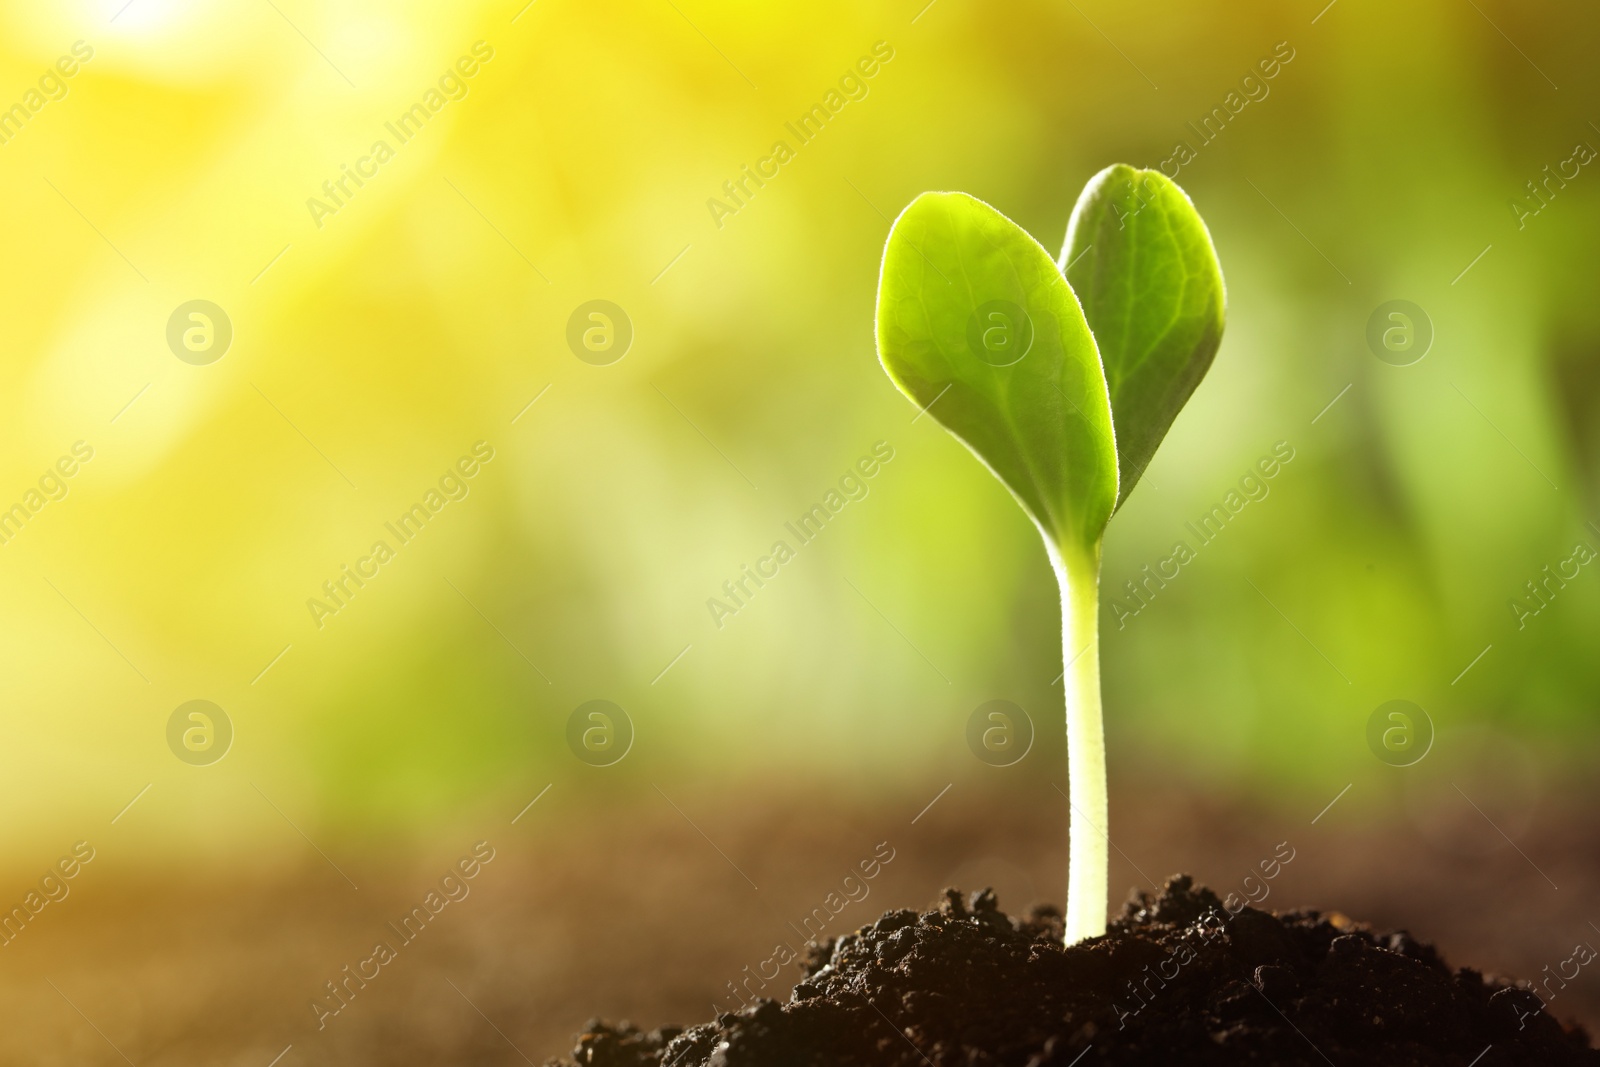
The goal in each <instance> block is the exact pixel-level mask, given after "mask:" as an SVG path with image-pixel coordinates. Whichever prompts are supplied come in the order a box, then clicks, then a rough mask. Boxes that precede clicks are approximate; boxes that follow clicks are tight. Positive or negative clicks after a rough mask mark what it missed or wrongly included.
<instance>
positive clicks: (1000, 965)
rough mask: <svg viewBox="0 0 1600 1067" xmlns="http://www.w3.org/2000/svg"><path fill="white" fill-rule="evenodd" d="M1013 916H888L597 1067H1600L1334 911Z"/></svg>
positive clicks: (1405, 947) (626, 1040)
mask: <svg viewBox="0 0 1600 1067" xmlns="http://www.w3.org/2000/svg"><path fill="white" fill-rule="evenodd" d="M1061 936H1062V931H1061V918H1060V915H1059V914H1058V913H1056V912H1055V911H1054V910H1052V909H1046V908H1040V909H1035V911H1034V912H1033V914H1032V915H1031V916H1030V917H1029V918H1027V919H1025V920H1020V919H1012V918H1008V917H1007V916H1006V915H1005V914H1004V913H1002V912H1001V911H1000V910H999V908H998V906H997V905H996V902H995V898H994V894H993V893H992V892H990V891H988V890H985V891H983V892H982V893H975V894H973V895H972V897H971V899H970V900H967V901H963V900H962V898H961V895H960V894H959V893H958V892H956V891H955V890H953V889H951V890H946V891H945V896H944V900H943V901H942V902H941V903H940V904H939V906H938V907H937V908H935V909H934V910H932V911H929V912H926V913H924V914H922V915H918V914H917V913H915V912H913V911H904V910H902V911H890V912H886V913H884V915H883V916H882V917H880V918H879V919H878V920H877V921H876V922H874V923H872V924H871V925H869V926H865V927H863V928H861V929H860V930H858V931H856V932H855V933H853V934H848V935H845V936H843V937H840V938H836V939H831V940H829V941H828V942H826V943H823V944H819V945H813V946H812V949H811V958H810V960H809V962H808V963H807V966H806V977H805V978H804V979H803V980H802V981H801V982H800V983H799V984H798V985H797V986H795V989H794V994H793V996H792V997H791V999H790V1000H789V1002H788V1003H787V1004H781V1005H780V1004H778V1003H776V1002H775V1001H770V1000H759V1001H756V1002H754V1003H752V1004H750V1005H748V1006H747V1007H745V1008H743V1009H741V1010H740V1011H738V1012H737V1013H730V1014H725V1015H723V1016H721V1017H720V1018H718V1019H717V1020H716V1022H714V1023H707V1024H704V1025H701V1026H694V1027H689V1028H687V1029H684V1028H681V1027H663V1028H662V1029H659V1030H653V1031H649V1032H643V1031H640V1030H637V1029H635V1028H633V1027H630V1026H628V1025H627V1024H623V1025H621V1026H619V1027H611V1026H607V1025H605V1024H604V1023H601V1022H598V1021H596V1022H592V1023H590V1024H589V1026H588V1027H587V1031H586V1032H585V1033H584V1034H583V1035H582V1036H581V1037H580V1038H579V1039H578V1045H577V1048H576V1049H575V1050H574V1058H575V1060H576V1061H577V1063H578V1064H581V1065H584V1067H824V1065H826V1067H858V1065H859V1067H958V1065H959V1067H990V1065H995V1067H998V1065H1002V1064H1004V1065H1008V1067H1011V1065H1015V1067H1091V1065H1095V1064H1150V1063H1163V1064H1168V1063H1170V1064H1240V1063H1249V1064H1305V1065H1310V1067H1324V1065H1337V1067H1364V1065H1383V1067H1447V1065H1448V1067H1505V1065H1519V1067H1520V1065H1539V1067H1563V1065H1566V1064H1588V1065H1600V1052H1596V1051H1592V1050H1591V1049H1590V1048H1589V1042H1588V1038H1587V1036H1586V1035H1585V1034H1584V1033H1583V1032H1582V1031H1581V1030H1578V1029H1575V1028H1573V1029H1568V1028H1564V1027H1563V1026H1562V1025H1561V1024H1560V1023H1559V1022H1557V1021H1556V1020H1555V1019H1554V1018H1553V1017H1551V1016H1550V1015H1548V1014H1546V1013H1545V1011H1544V1010H1543V1007H1544V1005H1543V1001H1542V1000H1541V999H1540V997H1539V996H1538V995H1537V994H1535V993H1534V992H1532V991H1531V990H1529V989H1527V988H1518V987H1516V986H1514V985H1511V984H1510V983H1508V982H1506V981H1504V980H1499V979H1486V978H1485V977H1484V976H1483V975H1481V974H1479V973H1478V972H1476V971H1472V970H1467V969H1461V970H1455V971H1452V970H1451V969H1450V968H1449V967H1447V966H1445V964H1444V961H1443V960H1441V959H1440V957H1439V954H1438V953H1437V952H1436V951H1435V950H1434V949H1433V948H1432V946H1430V945H1425V944H1422V943H1420V942H1418V941H1415V940H1413V939H1412V938H1411V937H1410V936H1409V935H1408V934H1405V933H1390V934H1376V933H1374V932H1372V931H1371V930H1370V929H1368V928H1367V927H1365V926H1362V925H1360V924H1358V923H1355V922H1352V921H1351V920H1349V919H1347V918H1345V917H1344V916H1342V915H1339V914H1322V913H1319V912H1316V911H1310V910H1301V911H1292V912H1287V913H1283V914H1271V913H1268V912H1264V911H1257V910H1255V909H1254V908H1249V907H1246V908H1243V909H1242V910H1240V911H1238V913H1237V914H1233V915H1230V914H1229V913H1228V912H1227V910H1225V909H1224V907H1223V904H1222V902H1221V901H1220V900H1219V899H1218V898H1217V896H1216V895H1215V894H1214V893H1212V892H1211V891H1210V890H1208V889H1205V888H1196V887H1195V886H1194V884H1193V883H1192V881H1191V880H1190V879H1189V878H1188V877H1187V876H1179V877H1176V878H1173V879H1172V880H1170V881H1169V882H1168V883H1167V886H1166V889H1165V890H1164V891H1163V892H1162V894H1161V895H1160V897H1158V898H1152V897H1151V896H1150V895H1148V894H1144V893H1140V894H1137V895H1136V896H1135V897H1134V898H1133V899H1132V900H1130V901H1129V903H1128V904H1127V906H1126V907H1125V908H1124V910H1123V914H1122V916H1121V918H1119V919H1117V920H1115V921H1114V922H1113V923H1112V924H1111V928H1110V930H1109V932H1108V933H1107V934H1106V935H1105V936H1104V937H1099V938H1094V939H1092V940H1090V941H1085V942H1082V943H1080V944H1077V945H1073V946H1071V947H1063V946H1062V944H1061Z"/></svg>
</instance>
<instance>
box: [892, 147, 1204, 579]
mask: <svg viewBox="0 0 1600 1067" xmlns="http://www.w3.org/2000/svg"><path fill="white" fill-rule="evenodd" d="M1069 283H1070V284H1069ZM1223 307H1224V296H1223V283H1222V272H1221V268H1220V267H1219V265H1218V264H1217V258H1216V253H1215V251H1214V250H1213V249H1212V246H1211V239H1210V236H1209V235H1208V234H1207V232H1206V228H1205V224H1204V223H1203V222H1201V221H1200V217H1199V215H1198V214H1197V213H1196V212H1195V210H1194V205H1193V204H1191V203H1190V202H1189V198H1188V197H1187V196H1185V195H1184V193H1183V191H1182V190H1181V189H1179V188H1178V187H1177V186H1176V185H1174V184H1173V183H1172V182H1170V181H1168V180H1167V179H1166V178H1165V177H1164V176H1163V175H1161V174H1159V173H1157V172H1154V171H1136V170H1134V169H1133V168H1131V167H1126V166H1121V165H1119V166H1114V167H1109V168H1107V169H1106V170H1104V171H1101V172H1100V173H1099V174H1098V175H1096V176H1095V177H1094V179H1093V180H1092V181H1090V183H1089V184H1088V186H1087V187H1086V188H1085V189H1084V192H1083V195H1082V197H1081V198H1080V199H1079V201H1078V205H1077V207H1076V209H1075V210H1074V211H1073V215H1072V222H1071V224H1070V225H1069V227H1068V230H1067V243H1066V247H1065V249H1064V250H1063V252H1062V256H1061V260H1060V265H1059V266H1058V265H1057V263H1056V261H1054V260H1052V259H1051V258H1050V255H1049V254H1048V253H1047V252H1046V251H1045V250H1044V249H1043V248H1042V247H1041V246H1040V245H1039V243H1038V242H1037V241H1035V240H1034V239H1033V238H1032V237H1030V236H1029V235H1028V234H1027V233H1026V232H1025V231H1024V230H1023V229H1022V228H1021V227H1019V226H1018V225H1016V223H1014V222H1012V221H1011V220H1010V219H1008V218H1006V217H1005V216H1004V215H1002V214H1000V213H999V212H998V211H996V210H994V208H992V207H990V206H989V205H987V204H985V203H983V202H982V201H980V200H977V199H975V198H973V197H970V196H967V195H965V194H963V193H925V194H923V195H922V196H919V197H918V198H917V199H916V200H914V201H913V202H912V203H911V205H910V206H909V207H907V208H906V209H905V211H903V212H902V213H901V214H900V217H899V218H898V219H897V220H895V224H894V228H893V230H892V231H891V232H890V234H889V241H888V245H887V247H886V248H885V249H884V256H883V270H882V275H881V277H880V279H879V285H878V352H879V358H880V360H881V361H882V363H883V367H884V370H885V371H887V372H888V374H889V377H890V378H891V379H893V380H894V382H895V384H896V385H898V386H899V387H900V389H901V391H902V392H904V393H905V394H906V395H907V396H908V397H910V398H911V399H912V401H913V402H915V403H916V404H917V406H918V407H921V408H923V409H924V410H926V411H928V412H929V413H930V414H931V415H933V416H934V417H935V418H936V419H938V420H939V421H940V422H941V423H943V424H944V426H945V427H946V428H947V429H949V430H950V432H951V433H953V434H954V435H955V436H956V437H957V438H959V439H960V440H961V441H963V442H964V443H965V444H966V445H967V447H969V448H971V449H972V451H973V452H974V453H976V454H977V456H978V458H979V459H981V460H982V461H983V462H984V463H985V464H986V465H988V467H989V468H990V469H991V470H992V471H994V473H995V474H996V476H998V477H999V478H1000V480H1001V481H1002V482H1003V483H1005V485H1006V486H1007V488H1009V489H1010V490H1011V492H1012V494H1013V495H1014V496H1015V497H1016V498H1017V500H1018V501H1019V502H1020V503H1021V504H1022V506H1023V508H1024V509H1025V510H1026V511H1027V512H1028V514H1029V515H1030V516H1031V517H1032V518H1033V520H1034V522H1035V523H1037V524H1038V526H1039V528H1040V530H1041V531H1043V533H1044V534H1045V536H1046V538H1047V540H1048V541H1049V542H1050V543H1051V544H1052V545H1053V546H1055V547H1056V548H1057V549H1059V550H1062V551H1074V552H1075V553H1076V552H1093V550H1094V549H1095V548H1096V547H1097V546H1098V544H1099V541H1100V538H1101V535H1102V534H1103V532H1104V530H1105V525H1106V523H1107V522H1108V521H1109V520H1110V518H1111V514H1112V512H1113V511H1114V510H1115V509H1116V507H1117V506H1119V505H1120V504H1121V502H1122V500H1124V499H1126V497H1127V495H1128V492H1129V491H1130V490H1131V489H1132V488H1133V486H1134V484H1135V483H1136V482H1137V481H1138V479H1139V476H1140V475H1141V474H1142V473H1143V472H1144V468H1145V466H1146V465H1148V463H1149V462H1150V458H1151V456H1152V455H1154V453H1155V450H1156V446H1157V445H1159V444H1160V443H1161V439H1162V438H1163V437H1164V436H1165V435H1166V432H1167V429H1168V428H1169V427H1170V426H1171V425H1172V420H1173V419H1174V418H1175V417H1176V416H1177V414H1178V411H1179V410H1180V409H1181V408H1182V407H1183V404H1184V402H1185V401H1187V400H1188V398H1189V395H1190V394H1191V393H1193V392H1194V389H1195V386H1197V385H1198V384H1199V382H1200V379H1201V377H1202V376H1203V375H1204V374H1205V372H1206V369H1207V368H1208V367H1209V366H1210V365H1211V360H1212V357H1213V356H1214V355H1215V354H1216V349H1217V344H1218V342H1219V341H1220V340H1221V336H1222V319H1223ZM1113 426H1114V427H1115V430H1114V431H1113ZM1119 483H1120V491H1119Z"/></svg>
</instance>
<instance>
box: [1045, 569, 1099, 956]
mask: <svg viewBox="0 0 1600 1067" xmlns="http://www.w3.org/2000/svg"><path fill="white" fill-rule="evenodd" d="M1053 555H1054V556H1055V559H1054V561H1053V562H1054V563H1055V570H1056V578H1057V580H1058V581H1059V582H1060V583H1061V648H1062V657H1063V660H1062V661H1063V663H1064V664H1065V668H1066V669H1065V673H1064V674H1063V676H1062V679H1061V686H1062V688H1063V689H1065V690H1066V696H1067V790H1068V799H1069V801H1070V802H1071V805H1072V819H1071V824H1070V832H1071V838H1070V842H1069V843H1070V846H1071V848H1070V851H1069V853H1068V856H1067V914H1066V942H1067V944H1069V945H1071V944H1074V943H1076V942H1078V941H1082V940H1083V939H1084V938H1087V937H1098V936H1099V935H1101V934H1103V933H1105V932H1106V903H1107V893H1108V889H1109V886H1110V869H1109V861H1110V856H1109V845H1110V840H1109V838H1108V837H1107V829H1108V828H1107V822H1106V741H1105V728H1104V725H1103V724H1102V722H1101V713H1100V634H1099V624H1100V620H1099V614H1100V547H1099V546H1098V545H1096V546H1095V547H1094V549H1093V550H1092V551H1090V552H1088V553H1085V552H1083V551H1082V550H1070V551H1069V550H1066V549H1063V550H1062V551H1061V552H1059V553H1053Z"/></svg>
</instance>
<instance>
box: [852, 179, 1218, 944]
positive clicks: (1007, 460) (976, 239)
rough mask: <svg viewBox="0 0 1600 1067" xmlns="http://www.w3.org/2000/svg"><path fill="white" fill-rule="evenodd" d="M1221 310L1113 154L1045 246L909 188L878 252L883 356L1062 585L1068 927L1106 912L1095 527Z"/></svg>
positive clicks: (1208, 350)
mask: <svg viewBox="0 0 1600 1067" xmlns="http://www.w3.org/2000/svg"><path fill="white" fill-rule="evenodd" d="M1224 307H1225V293H1224V290H1223V282H1222V269H1221V267H1220V266H1219V265H1218V263H1217V255H1216V251H1215V249H1214V248H1213V247H1212V245H1211V237H1210V234H1209V233H1207V232H1206V227H1205V223H1203V222H1202V221H1200V216H1199V214H1198V213H1197V212H1196V211H1195V209H1194V205H1193V204H1192V203H1190V202H1189V198H1188V197H1187V196H1186V195H1184V192H1183V190H1182V189H1179V188H1178V187H1177V186H1176V185H1174V184H1173V183H1172V182H1171V181H1168V180H1167V178H1166V177H1165V176H1163V175H1162V174H1160V173H1159V172H1156V171H1148V170H1135V169H1133V168H1132V167H1128V166H1123V165H1120V164H1119V165H1117V166H1113V167H1108V168H1106V169H1105V170H1103V171H1101V172H1100V173H1099V174H1097V175H1095V176H1094V178H1093V179H1091V180H1090V182H1089V184H1088V185H1087V186H1085V187H1084V190H1083V194H1082V195H1081V196H1080V197H1079V198H1078V204H1077V207H1076V208H1074V210H1073V212H1072V220H1071V222H1070V223H1069V224H1068V226H1067V239H1066V244H1065V246H1064V247H1063V248H1062V251H1061V258H1060V260H1059V262H1057V261H1055V260H1052V259H1051V258H1050V255H1049V253H1048V252H1046V251H1045V250H1044V248H1043V247H1041V246H1040V244H1039V242H1037V241H1035V240H1034V239H1033V238H1032V237H1031V236H1029V235H1028V234H1027V233H1026V232H1025V231H1024V230H1023V229H1022V228H1021V227H1019V226H1018V225H1017V224H1016V223H1014V222H1012V221H1011V220H1010V219H1008V218H1006V217H1005V216H1004V215H1002V214H1000V213H999V212H998V211H996V210H995V209H994V208H992V207H990V206H989V205H988V204H985V203H983V202H982V201H981V200H977V199H974V198H973V197H970V196H967V195H966V194H964V193H924V194H923V195H921V196H919V197H917V199H916V200H914V201H912V202H911V204H910V206H908V207H907V208H906V209H905V210H904V211H902V212H901V213H900V217H899V218H898V219H896V220H895V223H894V227H893V229H891V230H890V232H889V241H888V244H887V246H886V247H885V248H884V252H883V269H882V274H881V275H880V277H879V281H878V357H879V360H880V361H881V362H882V364H883V369H884V370H885V371H886V372H888V375H889V377H890V378H891V379H893V381H894V383H895V385H897V386H899V388H900V391H901V392H903V393H905V394H906V396H907V397H909V398H910V399H911V401H912V402H913V403H914V404H916V405H917V407H919V408H921V409H923V410H925V411H926V412H928V413H929V414H931V415H932V416H933V417H934V418H936V419H938V420H939V422H941V423H942V424H943V425H944V427H945V429H947V430H949V431H950V432H951V433H952V434H954V435H955V437H956V438H957V439H958V440H960V441H961V442H962V443H963V444H965V445H966V446H967V447H968V448H970V449H971V450H972V451H973V453H974V454H975V455H976V456H977V457H978V459H979V460H981V461H982V462H983V463H984V464H985V465H986V466H987V467H988V468H989V469H990V470H991V471H992V472H993V473H994V475H995V477H997V478H999V479H1000V481H1001V482H1002V483H1004V485H1005V486H1006V488H1007V489H1009V490H1010V491H1011V494H1012V495H1013V496H1014V497H1015V498H1016V500H1017V503H1019V504H1021V505H1022V509H1023V510H1024V511H1025V512H1027V514H1028V517H1029V518H1031V519H1032V520H1033V522H1034V524H1035V525H1036V526H1037V527H1038V528H1039V532H1040V533H1041V534H1042V535H1043V536H1044V543H1045V550H1046V552H1047V554H1048V555H1049V558H1050V563H1051V565H1052V566H1053V567H1054V569H1055V572H1056V579H1057V581H1058V582H1059V584H1060V588H1061V617H1062V626H1061V636H1062V652H1063V661H1064V663H1065V668H1064V674H1063V687H1064V688H1065V690H1066V709H1067V764H1068V776H1069V786H1070V789H1069V792H1070V796H1069V799H1070V800H1071V804H1072V815H1071V828H1070V833H1071V848H1070V853H1069V856H1068V867H1067V911H1066V940H1067V943H1068V944H1072V943H1074V942H1076V941H1081V940H1083V939H1084V938H1086V937H1095V936H1097V935H1099V934H1103V933H1105V929H1106V902H1107V889H1108V883H1109V874H1108V846H1109V838H1108V837H1107V836H1106V834H1107V825H1106V763H1105V735H1104V729H1103V727H1102V724H1101V711H1100V652H1099V649H1098V647H1096V646H1097V643H1098V640H1097V638H1098V631H1099V618H1098V617H1099V586H1100V545H1101V540H1102V538H1103V537H1104V535H1105V530H1106V524H1107V523H1108V522H1109V521H1110V520H1111V516H1112V514H1113V513H1114V512H1115V511H1116V510H1117V508H1118V507H1120V506H1121V505H1122V502H1123V501H1124V500H1126V499H1127V497H1128V493H1129V492H1131V491H1132V489H1133V487H1134V485H1135V484H1136V483H1137V482H1138V480H1139V476H1140V475H1141V474H1143V473H1144V469H1145V467H1146V466H1147V465H1148V464H1149V462H1150V459H1151V457H1152V456H1153V455H1154V454H1155V450H1156V446H1158V445H1159V444H1160V443H1161V439H1162V438H1163V437H1165V436H1166V433H1167V430H1168V428H1169V427H1171V425H1172V420H1173V419H1174V418H1176V417H1177V414H1178V411H1179V410H1180V409H1181V408H1182V407H1183V405H1184V403H1185V402H1186V401H1187V400H1188V399H1189V396H1190V394H1191V393H1193V392H1194V390H1195V386H1197V385H1199V384H1200V379H1201V378H1202V377H1203V376H1204V375H1205V372H1206V369H1207V368H1208V367H1210V365H1211V360H1212V357H1213V356H1215V355H1216V351H1217V345H1218V343H1219V342H1220V341H1221V339H1222V323H1223V314H1224Z"/></svg>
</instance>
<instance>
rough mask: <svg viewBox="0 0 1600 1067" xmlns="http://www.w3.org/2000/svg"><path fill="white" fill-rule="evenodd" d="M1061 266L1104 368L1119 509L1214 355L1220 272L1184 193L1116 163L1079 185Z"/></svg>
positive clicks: (1222, 295) (1156, 176) (1222, 305)
mask: <svg viewBox="0 0 1600 1067" xmlns="http://www.w3.org/2000/svg"><path fill="white" fill-rule="evenodd" d="M1060 263H1061V269H1062V271H1063V273H1065V274H1066V276H1067V281H1068V282H1070V283H1071V284H1072V289H1073V291H1074V292H1075V293H1077V295H1078V299H1079V300H1080V301H1082V303H1083V313H1084V315H1085V316H1087V317H1088V320H1089V328H1090V329H1092V330H1093V331H1094V337H1095V342H1096V343H1097V344H1098V346H1099V349H1100V359H1101V362H1102V363H1103V364H1104V366H1105V376H1106V385H1107V387H1108V388H1109V389H1110V392H1111V413H1112V418H1113V419H1114V420H1115V423H1116V431H1117V464H1118V470H1119V474H1120V478H1119V481H1120V486H1121V492H1120V494H1119V495H1118V497H1117V506H1118V507H1121V506H1122V501H1124V500H1126V499H1127V496H1128V494H1129V493H1130V492H1132V491H1133V487H1134V485H1135V484H1137V483H1138V481H1139V476H1140V475H1142V474H1143V473H1144V469H1145V467H1147V466H1148V465H1149V463H1150V460H1151V458H1152V457H1153V456H1154V455H1155V451H1156V447H1157V446H1158V445H1160V444H1161V439H1162V438H1164V437H1166V435H1167V430H1168V429H1170V428H1171V426H1172V420H1173V419H1175V418H1177V416H1178V412H1179V410H1181V409H1182V407H1183V405H1184V403H1185V402H1187V401H1188V399H1189V396H1190V394H1191V393H1193V392H1194V390H1195V387H1196V386H1198V385H1199V384H1200V379H1201V378H1203V377H1204V376H1205V373H1206V370H1207V369H1208V368H1209V367H1210V366H1211V360H1212V358H1213V357H1214V356H1215V355H1216V353H1217V345H1218V344H1220V343H1221V341H1222V322H1223V315H1224V312H1225V309H1226V300H1227V297H1226V292H1225V290H1224V288H1223V283H1222V267H1221V266H1220V265H1219V264H1218V263H1217V253H1216V249H1215V248H1213V247H1212V245H1211V235H1210V234H1209V233H1207V232H1206V224H1205V223H1204V222H1202V221H1200V215H1199V213H1198V212H1197V211H1195V209H1194V204H1192V203H1190V201H1189V197H1188V196H1187V195H1185V193H1184V191H1183V190H1182V189H1180V188H1178V187H1177V186H1176V185H1174V184H1173V183H1172V182H1171V181H1170V180H1168V179H1167V177H1166V176H1165V175H1163V174H1161V173H1160V172H1159V171H1153V170H1135V169H1133V168H1132V167H1129V166H1127V165H1125V164H1121V163H1119V164H1117V165H1116V166H1112V167H1107V168H1106V169H1105V170H1103V171H1101V172H1100V173H1099V174H1096V175H1095V176H1094V177H1093V178H1092V179H1090V181H1089V184H1088V185H1086V186H1085V187H1084V190H1083V195H1082V196H1080V197H1079V198H1078V206H1077V207H1076V208H1075V209H1073V212H1072V221H1071V223H1069V224H1068V226H1067V240H1066V245H1065V247H1064V248H1063V249H1062V251H1061V260H1060Z"/></svg>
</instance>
